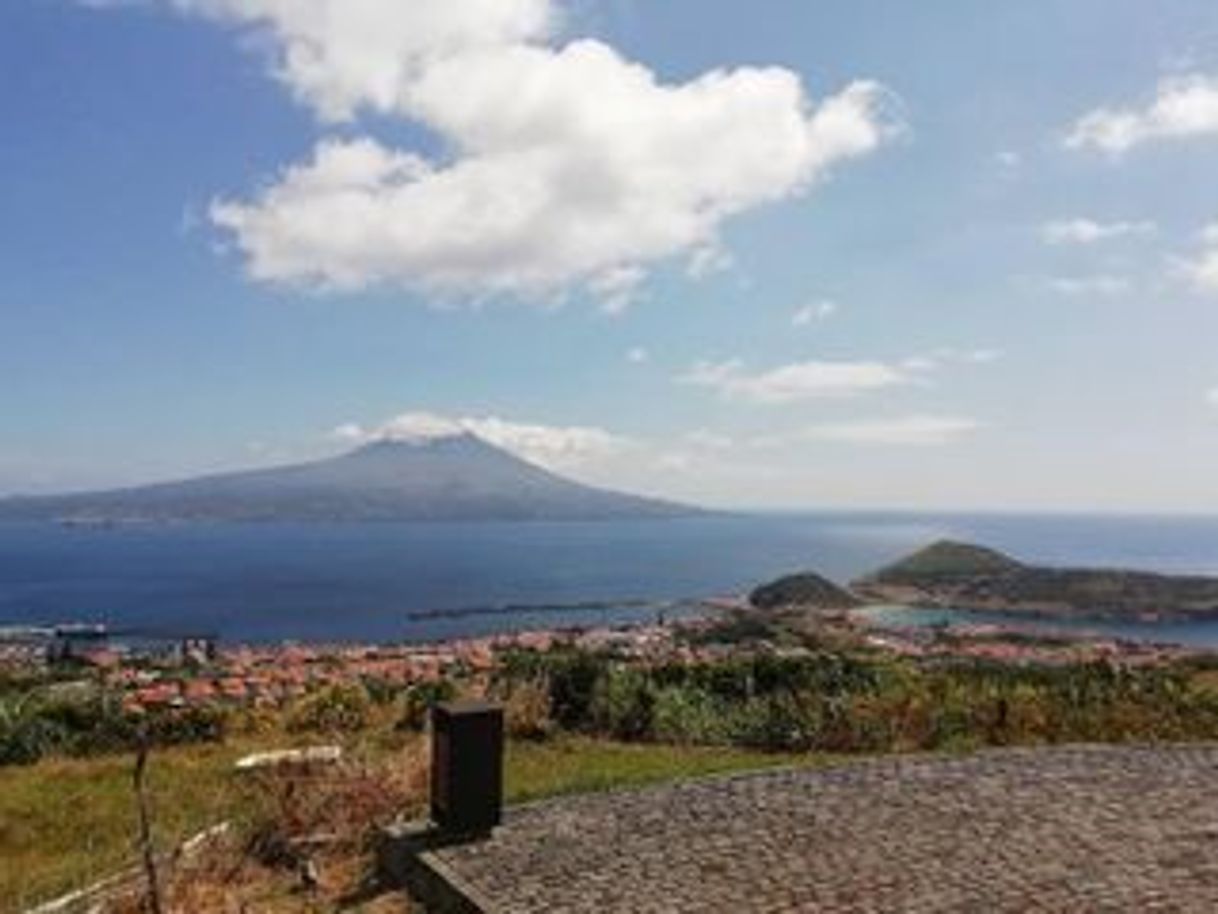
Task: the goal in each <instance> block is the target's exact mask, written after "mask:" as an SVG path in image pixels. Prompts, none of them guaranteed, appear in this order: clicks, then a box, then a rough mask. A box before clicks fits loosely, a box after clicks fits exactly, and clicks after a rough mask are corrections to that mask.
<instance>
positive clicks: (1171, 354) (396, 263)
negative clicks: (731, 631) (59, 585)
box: [0, 0, 1218, 511]
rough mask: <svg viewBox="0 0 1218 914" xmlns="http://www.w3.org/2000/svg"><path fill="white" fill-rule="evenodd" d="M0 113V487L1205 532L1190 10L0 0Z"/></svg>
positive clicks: (1202, 287)
mask: <svg viewBox="0 0 1218 914" xmlns="http://www.w3.org/2000/svg"><path fill="white" fill-rule="evenodd" d="M490 10H493V11H494V14H493V15H491V14H490V13H489V12H488V11H490ZM335 11H337V12H335ZM437 11H439V12H437ZM327 13H330V15H329V17H328V18H327V16H326V14H327ZM707 74H711V75H709V76H708V75H707ZM0 124H3V127H2V128H0V129H2V130H3V135H2V136H3V141H2V142H0V328H3V333H2V335H0V341H2V342H0V345H2V346H3V362H2V364H3V368H2V369H0V371H2V374H0V380H2V382H3V383H2V384H0V417H2V419H3V439H2V447H0V492H21V491H55V490H62V489H71V488H80V487H91V486H100V485H111V484H119V483H129V482H136V481H145V480H149V479H154V478H168V477H174V476H180V475H189V474H193V473H196V472H200V471H210V470H217V469H226V468H233V467H240V466H248V465H261V464H268V463H275V462H281V461H284V460H295V459H305V458H309V457H313V456H318V455H323V454H328V453H334V452H337V451H339V450H342V449H343V448H346V447H350V446H352V444H354V443H357V442H358V441H361V440H366V439H368V438H370V437H375V436H379V435H400V436H413V435H419V434H432V433H435V432H436V431H444V430H447V429H450V428H457V427H463V428H472V429H473V430H475V431H478V432H480V433H483V434H485V435H487V436H488V437H490V438H492V439H493V440H496V441H498V442H500V443H502V444H505V445H506V446H509V447H512V448H513V449H515V450H517V451H518V452H520V453H522V454H524V455H526V456H529V457H531V458H533V459H537V460H540V461H542V462H544V463H547V464H548V465H550V466H554V467H556V468H557V469H560V470H561V471H563V472H566V473H569V474H571V475H574V476H577V477H579V478H581V479H585V480H589V481H593V482H597V483H603V484H611V485H618V486H622V487H625V488H630V489H636V490H641V491H648V492H656V493H663V494H667V495H671V496H676V497H681V498H687V499H692V500H696V501H700V502H704V503H708V504H715V505H735V506H776V507H792V508H795V507H815V506H850V507H889V506H894V507H897V506H908V507H931V508H956V507H970V508H1019V509H1038V508H1055V509H1069V510H1074V509H1093V508H1098V509H1108V510H1150V511H1156V510H1165V511H1174V510H1204V511H1218V481H1216V480H1215V474H1214V471H1213V466H1214V465H1215V463H1216V462H1218V461H1216V458H1218V345H1215V344H1216V342H1218V229H1212V230H1210V231H1209V232H1208V233H1207V231H1206V230H1207V227H1210V226H1211V225H1215V224H1218V169H1215V167H1214V166H1215V163H1216V162H1218V7H1215V5H1214V4H1213V3H1212V2H1203V0H1198V2H1183V0H1182V2H1173V3H1163V4H1147V3H1143V2H1134V0H1128V2H1120V0H1094V2H1087V0H1072V2H1048V0H1044V2H1026V3H986V4H978V3H974V2H966V0H956V2H941V3H935V4H911V3H906V2H897V0H891V2H879V0H875V2H864V3H854V4H810V3H806V2H803V0H766V2H762V3H753V4H739V3H718V2H713V3H708V2H706V0H699V2H694V0H667V2H664V3H645V2H641V0H633V2H632V0H615V2H602V3H592V2H572V3H566V4H564V3H560V2H558V0H553V2H550V0H460V2H457V0H445V2H443V3H441V2H440V0H419V2H418V3H415V4H400V3H396V2H390V0H347V2H345V3H339V2H337V0H308V2H306V0H300V2H299V3H285V2H282V0H176V2H171V0H147V2H134V0H133V2H121V0H109V2H98V0H94V2H92V3H89V4H82V3H79V2H71V0H15V2H10V3H6V4H4V5H3V8H0Z"/></svg>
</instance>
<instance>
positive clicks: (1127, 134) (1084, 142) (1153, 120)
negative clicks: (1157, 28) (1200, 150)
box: [1065, 74, 1218, 155]
mask: <svg viewBox="0 0 1218 914" xmlns="http://www.w3.org/2000/svg"><path fill="white" fill-rule="evenodd" d="M1216 134H1218V78H1215V77H1211V76H1206V75H1202V74H1189V75H1183V76H1170V77H1166V78H1164V79H1162V80H1160V82H1159V85H1158V88H1157V90H1156V92H1155V97H1154V99H1153V100H1152V101H1150V102H1149V103H1148V104H1147V105H1145V106H1144V107H1141V108H1138V107H1132V108H1131V107H1127V108H1097V109H1095V110H1094V111H1090V112H1088V113H1087V114H1085V115H1083V116H1082V117H1081V118H1079V119H1078V121H1076V122H1075V123H1074V125H1073V126H1072V127H1071V129H1070V131H1069V132H1068V133H1067V135H1066V138H1065V145H1066V147H1067V148H1068V149H1087V148H1092V149H1098V150H1101V151H1103V152H1106V153H1109V154H1112V155H1119V154H1120V153H1123V152H1126V151H1128V150H1129V149H1132V148H1133V147H1134V146H1137V145H1139V144H1142V143H1146V142H1150V141H1153V140H1168V139H1183V138H1186V137H1197V136H1205V135H1216Z"/></svg>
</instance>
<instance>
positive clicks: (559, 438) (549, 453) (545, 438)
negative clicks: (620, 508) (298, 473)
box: [331, 412, 631, 468]
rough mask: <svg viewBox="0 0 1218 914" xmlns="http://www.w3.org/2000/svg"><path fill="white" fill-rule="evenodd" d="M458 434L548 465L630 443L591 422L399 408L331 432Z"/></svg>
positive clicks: (366, 438) (384, 436) (420, 436)
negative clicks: (375, 420)
mask: <svg viewBox="0 0 1218 914" xmlns="http://www.w3.org/2000/svg"><path fill="white" fill-rule="evenodd" d="M463 433H470V434H474V435H477V436H478V437H479V438H482V439H483V440H484V441H488V442H490V443H491V444H494V445H496V446H497V447H501V448H504V449H505V450H509V451H511V452H512V453H514V454H517V455H518V456H520V457H523V458H524V459H526V460H530V461H532V462H534V463H538V464H541V465H542V466H546V467H552V468H568V467H572V466H578V465H579V464H581V463H583V462H585V461H588V460H594V459H599V458H602V457H605V456H607V455H610V454H613V453H615V452H618V451H620V450H622V449H624V448H628V447H630V446H631V442H630V441H629V439H627V438H624V437H621V436H619V435H615V434H612V433H611V432H608V431H606V430H605V429H603V428H597V427H594V426H580V425H572V426H554V425H539V424H527V423H520V422H511V421H509V420H506V419H501V418H498V417H496V416H484V417H469V416H466V417H450V416H442V415H438V414H436V413H428V412H409V413H402V414H401V415H399V416H395V417H393V418H392V419H389V420H387V421H385V422H383V423H381V424H380V425H377V426H374V427H371V428H364V427H363V426H361V425H359V424H357V423H345V424H343V425H340V426H338V428H336V429H334V431H333V432H332V433H331V435H332V437H335V438H337V439H339V440H342V441H346V442H351V443H367V442H370V441H406V442H426V441H431V440H434V439H436V438H446V437H450V436H452V435H459V434H463Z"/></svg>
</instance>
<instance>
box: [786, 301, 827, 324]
mask: <svg viewBox="0 0 1218 914" xmlns="http://www.w3.org/2000/svg"><path fill="white" fill-rule="evenodd" d="M837 307H838V306H837V302H833V301H828V300H827V299H822V300H821V301H814V302H810V303H809V304H806V305H804V306H803V307H801V308H799V309H797V310H796V312H795V313H794V314H792V315H791V326H793V327H806V326H808V325H809V324H813V323H816V322H817V321H823V320H827V319H828V318H830V317H832V316H833V315H834V314H836V313H837Z"/></svg>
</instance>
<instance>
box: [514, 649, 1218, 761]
mask: <svg viewBox="0 0 1218 914" xmlns="http://www.w3.org/2000/svg"><path fill="white" fill-rule="evenodd" d="M502 677H503V678H506V679H508V680H510V679H511V678H512V677H526V678H527V679H528V681H531V682H536V681H538V680H539V678H540V679H544V680H545V681H546V682H547V683H548V689H549V696H550V713H551V714H552V716H553V718H554V719H555V720H556V721H557V723H558V724H559V725H560V726H561V727H562V728H563V729H566V730H569V731H576V732H582V733H586V734H594V735H599V736H605V737H609V738H613V739H619V740H629V741H647V742H661V743H673V744H687V745H694V744H698V745H736V746H742V747H748V748H754V749H763V750H771V751H774V750H781V751H809V750H814V751H821V752H835V753H836V752H889V751H908V750H937V749H956V748H968V747H974V746H985V745H1012V744H1037V743H1060V742H1091V741H1097V742H1120V741H1129V740H1139V741H1155V740H1187V739H1213V738H1215V737H1218V696H1215V694H1214V693H1213V691H1212V690H1210V689H1208V688H1203V687H1201V686H1200V685H1199V684H1198V683H1197V682H1196V681H1195V679H1194V675H1193V673H1192V671H1191V670H1190V669H1188V668H1186V667H1183V666H1157V667H1153V668H1122V667H1118V666H1115V665H1112V664H1108V663H1089V664H1071V665H1065V666H1060V667H1050V666H1017V665H1009V664H996V663H992V662H987V661H973V660H967V661H964V660H961V661H950V662H947V661H943V662H937V663H917V662H915V661H912V660H907V659H900V658H892V657H887V656H882V655H872V654H866V653H863V652H854V653H841V652H822V653H812V654H808V655H805V656H796V657H775V656H770V655H764V654H762V655H757V656H754V657H744V658H738V659H733V660H726V661H722V662H716V663H703V664H697V665H686V664H664V665H659V666H655V667H650V668H647V667H642V666H639V665H637V664H630V663H626V662H622V661H619V660H616V659H614V658H612V657H609V656H598V655H591V654H586V653H579V652H571V653H566V654H563V653H557V654H548V655H541V654H537V655H523V656H518V657H516V658H514V659H513V661H512V662H511V663H509V664H506V665H505V667H504V670H503V674H502ZM498 688H500V689H504V688H505V686H504V684H503V683H502V682H501V683H499V684H498ZM509 691H510V683H509Z"/></svg>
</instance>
